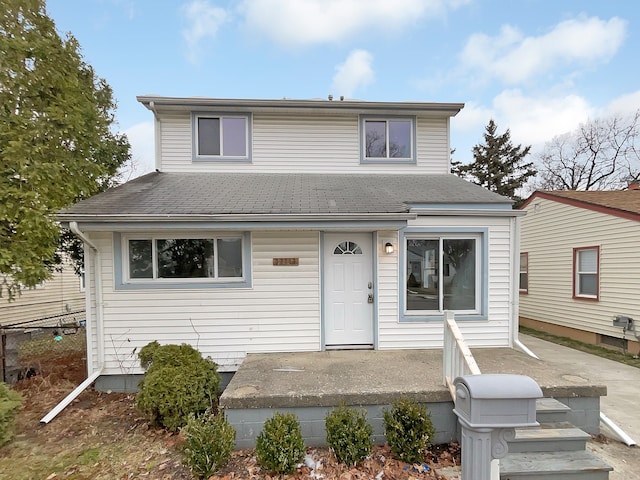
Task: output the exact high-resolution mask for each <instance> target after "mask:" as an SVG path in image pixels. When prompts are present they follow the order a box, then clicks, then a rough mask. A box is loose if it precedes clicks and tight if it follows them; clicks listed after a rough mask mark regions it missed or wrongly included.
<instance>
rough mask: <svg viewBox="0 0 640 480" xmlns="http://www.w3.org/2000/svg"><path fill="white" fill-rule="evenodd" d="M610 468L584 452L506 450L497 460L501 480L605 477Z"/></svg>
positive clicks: (601, 478) (597, 478)
mask: <svg viewBox="0 0 640 480" xmlns="http://www.w3.org/2000/svg"><path fill="white" fill-rule="evenodd" d="M612 470H613V468H611V467H610V466H609V465H607V464H606V463H604V462H603V461H602V460H600V459H599V458H598V457H596V456H595V455H593V454H592V453H590V452H586V451H581V452H537V453H509V454H508V455H507V456H506V457H505V458H503V459H501V460H500V479H501V480H607V479H608V478H609V472H610V471H612Z"/></svg>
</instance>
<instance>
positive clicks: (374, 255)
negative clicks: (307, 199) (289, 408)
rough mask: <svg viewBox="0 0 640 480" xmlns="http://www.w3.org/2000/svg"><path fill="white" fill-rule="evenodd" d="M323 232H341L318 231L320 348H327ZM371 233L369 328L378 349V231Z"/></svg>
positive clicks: (347, 346) (332, 346) (352, 347)
mask: <svg viewBox="0 0 640 480" xmlns="http://www.w3.org/2000/svg"><path fill="white" fill-rule="evenodd" d="M325 233H343V232H332V231H328V232H325V231H320V242H319V254H320V255H319V256H320V350H321V351H325V350H327V343H326V334H325V325H326V312H325V310H326V308H325V300H326V298H325V266H326V259H325V256H324V250H325V248H324V247H325V242H326V241H325ZM344 233H347V234H349V233H360V234H362V233H369V232H358V231H348V232H344ZM370 233H371V263H372V265H371V276H372V278H373V309H372V312H371V316H372V319H371V328H373V349H374V350H378V232H376V231H374V232H370ZM339 348H340V345H331V346H329V348H328V350H334V349H339ZM344 348H345V349H346V348H351V349H353V350H356V349H363V348H368V347H359V346H358V345H355V346H350V345H344Z"/></svg>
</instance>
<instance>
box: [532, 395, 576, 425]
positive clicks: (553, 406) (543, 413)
mask: <svg viewBox="0 0 640 480" xmlns="http://www.w3.org/2000/svg"><path fill="white" fill-rule="evenodd" d="M570 412H571V408H569V407H567V406H566V405H565V404H564V403H562V402H559V401H558V400H556V399H555V398H539V399H537V400H536V419H537V420H538V422H540V423H557V422H565V421H567V417H568V415H569V413H570Z"/></svg>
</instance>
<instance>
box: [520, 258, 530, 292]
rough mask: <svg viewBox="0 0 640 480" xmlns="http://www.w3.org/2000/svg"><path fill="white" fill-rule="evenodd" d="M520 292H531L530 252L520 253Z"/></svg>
mask: <svg viewBox="0 0 640 480" xmlns="http://www.w3.org/2000/svg"><path fill="white" fill-rule="evenodd" d="M520 293H529V253H528V252H521V253H520Z"/></svg>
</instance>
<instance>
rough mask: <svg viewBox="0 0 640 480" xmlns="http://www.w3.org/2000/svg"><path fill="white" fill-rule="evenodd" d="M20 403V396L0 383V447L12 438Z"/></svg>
mask: <svg viewBox="0 0 640 480" xmlns="http://www.w3.org/2000/svg"><path fill="white" fill-rule="evenodd" d="M21 403H22V397H21V396H20V394H19V393H18V392H15V391H13V390H11V389H10V388H9V387H8V386H7V385H6V384H5V383H4V382H0V447H1V446H2V445H4V444H5V443H8V442H9V440H11V437H13V428H14V426H15V420H16V414H17V413H18V408H19V407H20V404H21Z"/></svg>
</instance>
